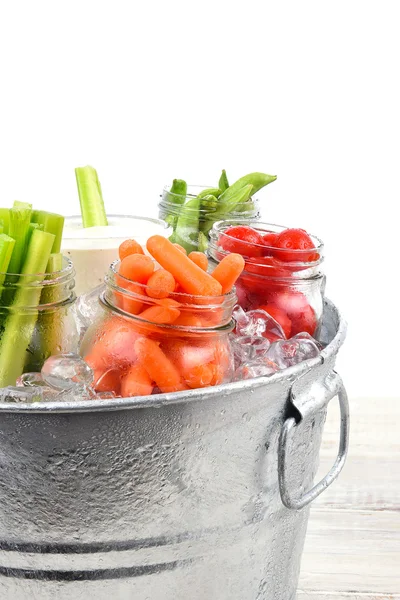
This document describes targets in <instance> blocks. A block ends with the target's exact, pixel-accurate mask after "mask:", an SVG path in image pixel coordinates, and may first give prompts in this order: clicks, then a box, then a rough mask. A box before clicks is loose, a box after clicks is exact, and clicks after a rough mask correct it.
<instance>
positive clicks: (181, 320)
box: [174, 313, 202, 327]
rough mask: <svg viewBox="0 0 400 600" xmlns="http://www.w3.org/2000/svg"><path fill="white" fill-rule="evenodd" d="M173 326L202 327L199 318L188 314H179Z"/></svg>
mask: <svg viewBox="0 0 400 600" xmlns="http://www.w3.org/2000/svg"><path fill="white" fill-rule="evenodd" d="M174 325H180V326H181V327H202V322H201V319H200V317H196V315H191V314H190V313H181V314H180V316H179V317H178V318H177V320H176V321H175V322H174Z"/></svg>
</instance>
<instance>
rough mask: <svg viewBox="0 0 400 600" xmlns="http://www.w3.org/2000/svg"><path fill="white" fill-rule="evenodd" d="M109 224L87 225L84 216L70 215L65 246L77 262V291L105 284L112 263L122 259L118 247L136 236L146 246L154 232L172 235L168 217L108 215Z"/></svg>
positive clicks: (65, 252) (86, 291)
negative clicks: (164, 218) (83, 221)
mask: <svg viewBox="0 0 400 600" xmlns="http://www.w3.org/2000/svg"><path fill="white" fill-rule="evenodd" d="M107 219H108V226H105V227H86V228H84V227H83V225H82V217H80V216H79V217H78V216H77V217H66V219H65V225H64V233H63V239H62V246H61V250H62V252H63V254H65V255H66V256H68V258H70V259H71V260H72V262H73V264H74V266H75V271H76V273H75V293H76V295H77V296H80V295H82V294H86V293H88V292H90V291H91V290H93V289H94V288H96V287H97V286H98V285H100V284H102V283H103V281H104V274H105V273H106V272H107V269H108V267H109V266H110V264H111V263H113V262H114V261H116V260H118V248H119V246H120V245H121V244H122V242H124V241H125V240H126V239H129V238H133V239H134V240H136V241H137V242H138V243H139V244H141V245H142V246H143V247H144V248H145V246H146V241H147V239H148V238H149V237H150V236H152V235H156V234H158V235H162V236H164V237H169V236H170V235H171V233H172V228H170V227H169V226H168V225H167V224H166V223H165V221H162V220H160V219H152V218H150V217H137V216H133V215H107Z"/></svg>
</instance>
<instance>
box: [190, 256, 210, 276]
mask: <svg viewBox="0 0 400 600" xmlns="http://www.w3.org/2000/svg"><path fill="white" fill-rule="evenodd" d="M189 258H190V260H192V261H193V262H194V264H195V265H197V266H198V267H200V269H203V271H207V269H208V260H207V256H206V255H205V254H203V252H191V253H190V254H189Z"/></svg>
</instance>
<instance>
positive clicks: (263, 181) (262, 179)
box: [219, 173, 276, 203]
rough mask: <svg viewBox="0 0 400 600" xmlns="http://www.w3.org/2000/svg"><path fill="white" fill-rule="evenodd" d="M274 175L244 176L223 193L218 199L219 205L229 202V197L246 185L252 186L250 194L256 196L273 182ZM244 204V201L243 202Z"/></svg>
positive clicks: (256, 174)
mask: <svg viewBox="0 0 400 600" xmlns="http://www.w3.org/2000/svg"><path fill="white" fill-rule="evenodd" d="M275 179H276V175H267V174H266V173H249V175H245V176H244V177H241V178H240V179H238V180H237V181H235V183H233V184H232V185H231V186H229V187H228V189H226V190H225V191H224V193H223V194H222V195H221V196H220V197H219V201H220V202H221V203H226V202H229V201H230V199H231V197H233V196H234V195H235V194H236V193H237V192H238V191H239V190H240V189H242V188H244V187H245V186H246V185H249V184H250V185H252V186H253V190H252V194H256V193H257V192H258V191H259V190H261V188H263V187H264V186H266V185H268V184H269V183H271V182H272V181H275ZM243 202H245V200H243Z"/></svg>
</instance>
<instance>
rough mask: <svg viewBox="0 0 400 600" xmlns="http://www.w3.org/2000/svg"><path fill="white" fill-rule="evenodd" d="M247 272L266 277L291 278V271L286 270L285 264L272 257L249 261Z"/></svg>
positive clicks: (247, 261) (247, 262) (250, 259)
mask: <svg viewBox="0 0 400 600" xmlns="http://www.w3.org/2000/svg"><path fill="white" fill-rule="evenodd" d="M245 271H247V272H248V273H255V274H256V275H264V276H266V277H284V278H286V277H290V276H291V271H290V270H288V269H286V268H285V264H284V263H281V262H280V261H279V260H276V259H275V258H273V257H272V256H262V257H260V258H249V259H247V260H246V266H245ZM264 285H265V283H264Z"/></svg>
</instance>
